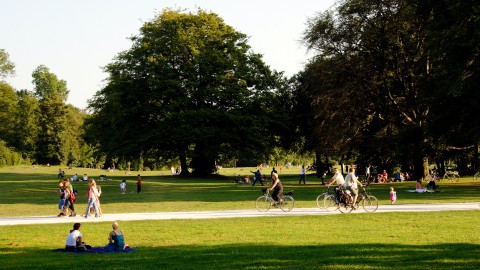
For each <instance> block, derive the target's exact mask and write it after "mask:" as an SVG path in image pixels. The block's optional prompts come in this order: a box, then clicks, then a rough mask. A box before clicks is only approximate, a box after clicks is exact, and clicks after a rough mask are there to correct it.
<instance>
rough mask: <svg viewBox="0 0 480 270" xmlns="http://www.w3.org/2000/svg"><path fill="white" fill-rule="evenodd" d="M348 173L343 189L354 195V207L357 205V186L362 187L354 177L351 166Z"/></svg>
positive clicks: (353, 169)
mask: <svg viewBox="0 0 480 270" xmlns="http://www.w3.org/2000/svg"><path fill="white" fill-rule="evenodd" d="M348 171H349V173H348V174H347V176H345V188H346V189H347V190H350V191H351V192H352V193H353V194H354V196H353V202H354V207H356V206H355V204H356V203H357V198H358V185H360V187H363V185H362V183H361V182H360V181H358V177H357V176H356V175H355V168H354V167H353V166H351V167H350V169H349V170H348Z"/></svg>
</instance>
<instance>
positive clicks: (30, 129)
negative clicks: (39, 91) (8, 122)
mask: <svg viewBox="0 0 480 270" xmlns="http://www.w3.org/2000/svg"><path fill="white" fill-rule="evenodd" d="M17 96H18V104H17V109H16V114H15V115H14V117H13V119H15V120H16V121H15V128H14V134H15V139H14V143H13V145H14V146H15V149H17V151H19V152H20V153H22V155H23V156H24V157H25V158H34V156H35V151H36V145H37V139H38V133H39V126H38V116H39V113H40V111H39V104H38V99H37V98H36V97H35V96H34V95H33V93H32V92H29V91H26V90H21V91H18V92H17Z"/></svg>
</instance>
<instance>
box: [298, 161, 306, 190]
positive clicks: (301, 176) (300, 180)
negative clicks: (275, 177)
mask: <svg viewBox="0 0 480 270" xmlns="http://www.w3.org/2000/svg"><path fill="white" fill-rule="evenodd" d="M302 181H303V184H304V185H305V165H302V169H301V170H300V179H298V184H301V183H302Z"/></svg>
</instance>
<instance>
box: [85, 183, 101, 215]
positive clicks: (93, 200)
mask: <svg viewBox="0 0 480 270" xmlns="http://www.w3.org/2000/svg"><path fill="white" fill-rule="evenodd" d="M88 184H89V188H88V192H87V196H88V204H87V211H85V218H88V216H89V214H90V207H92V206H93V210H94V211H95V217H99V214H100V213H99V209H98V201H99V200H98V197H99V194H98V189H97V184H96V183H95V180H93V179H90V180H89V183H88Z"/></svg>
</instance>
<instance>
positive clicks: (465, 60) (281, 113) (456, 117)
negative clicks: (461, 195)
mask: <svg viewBox="0 0 480 270" xmlns="http://www.w3.org/2000/svg"><path fill="white" fill-rule="evenodd" d="M479 12H480V4H479V3H476V2H475V1H473V0H470V1H469V0H457V1H448V0H441V1H433V0H431V1H422V3H418V1H413V0H367V1H365V0H363V1H359V0H344V1H339V2H338V3H337V4H336V5H335V6H334V7H333V8H332V9H331V10H328V11H326V12H323V13H319V14H318V15H317V16H316V17H314V18H311V19H310V20H309V24H308V27H307V29H306V30H305V33H304V42H305V45H306V46H307V47H308V48H309V49H311V50H312V51H313V52H314V54H315V56H314V57H313V58H312V59H311V61H310V62H309V63H308V64H307V65H306V66H305V69H304V70H302V71H301V72H299V73H298V74H297V75H295V76H293V77H292V78H285V76H284V75H283V73H280V72H276V71H274V70H271V69H270V67H269V66H268V65H266V64H265V63H264V62H263V60H262V56H261V55H259V54H256V53H254V52H253V51H252V50H251V48H250V46H249V45H248V38H247V36H246V35H245V34H243V33H240V32H238V31H236V30H235V29H234V28H233V27H231V26H229V25H227V24H225V23H224V21H223V20H222V19H221V18H220V17H219V16H218V15H217V14H214V13H209V12H205V11H202V10H198V11H197V12H196V13H185V12H182V11H178V10H168V9H167V10H164V11H163V12H161V13H159V14H158V15H157V16H156V17H155V18H154V19H153V20H152V21H149V22H146V23H145V24H144V25H143V26H142V27H141V29H140V32H139V34H138V35H137V36H135V37H132V47H131V48H130V49H129V50H127V51H124V52H122V53H120V54H118V55H117V57H116V58H115V59H114V61H113V62H112V63H110V64H108V65H107V66H106V67H105V71H106V72H107V73H108V78H107V82H106V85H105V87H103V88H102V89H101V90H99V91H98V92H97V93H96V95H95V96H94V97H93V98H92V99H91V100H90V103H89V109H90V112H91V113H90V114H86V113H85V112H84V111H81V110H78V109H76V108H74V107H72V106H70V105H68V106H67V105H65V100H66V97H67V95H68V90H67V88H66V83H65V82H64V81H62V80H58V79H57V78H56V76H55V75H54V74H52V73H50V72H49V70H48V68H46V67H44V66H40V67H39V68H37V69H36V70H35V71H34V72H33V82H34V87H35V89H34V91H33V92H31V93H30V92H28V91H24V90H22V91H17V92H15V91H14V90H13V89H12V88H11V87H10V86H8V84H6V83H2V86H1V88H0V89H1V91H0V93H1V94H2V95H4V96H6V97H7V96H8V98H2V99H1V101H0V102H3V103H5V106H3V104H2V111H1V112H0V118H1V120H2V123H4V122H3V121H6V122H5V123H8V124H6V125H2V127H1V130H0V138H1V139H2V140H3V141H4V142H5V143H6V145H8V146H10V147H12V149H13V150H14V151H15V152H19V153H21V154H22V155H23V157H28V158H33V159H34V160H35V162H38V163H46V162H49V163H52V164H55V163H62V164H78V165H83V166H85V165H86V164H88V165H97V166H98V165H104V164H106V165H105V166H112V163H116V164H117V165H118V164H120V165H121V166H125V164H127V163H128V164H131V165H133V167H134V168H135V169H141V168H143V167H145V166H148V167H150V168H158V167H160V166H170V165H173V164H177V163H178V164H180V166H181V171H182V173H188V172H189V171H191V172H193V173H194V174H195V175H208V174H211V173H213V172H215V170H216V168H217V166H218V165H223V164H230V165H233V164H235V162H236V161H239V162H248V163H251V164H259V163H273V164H275V163H277V162H282V163H283V162H288V161H290V162H292V161H297V162H299V163H303V162H308V161H309V160H310V157H311V154H312V153H315V158H316V162H317V169H318V170H324V169H325V168H322V166H321V165H323V164H328V163H330V162H331V160H332V159H336V160H339V161H340V162H345V163H350V162H352V163H357V164H373V165H374V166H375V165H376V166H377V167H382V168H385V169H389V170H392V169H393V168H396V167H401V169H403V170H409V171H415V173H417V175H418V176H422V175H424V174H426V173H427V169H428V167H429V161H430V163H432V160H433V162H435V163H436V165H437V166H438V167H439V168H440V169H446V166H448V164H449V161H453V160H454V161H455V164H456V166H458V168H459V169H461V170H462V171H467V170H477V169H478V158H477V156H478V154H477V153H478V141H479V135H478V134H479V132H478V131H479V125H480V122H479V121H476V119H475V117H476V115H478V110H479V108H480V106H479V105H480V104H478V103H479V101H480V99H479V91H478V89H479V88H478V87H479V53H478V52H479V51H480V48H479V44H480V42H479V41H480V34H479V30H478V29H480V28H479V26H480V25H479V24H480V17H479ZM2 53H3V54H4V55H5V54H6V53H5V52H4V51H2ZM7 56H8V55H7ZM1 59H6V60H2V61H0V67H1V70H2V71H1V72H2V76H5V75H8V74H9V73H11V71H13V64H12V63H10V62H9V61H8V57H6V58H5V57H3V58H0V60H1ZM4 67H5V68H4ZM3 108H5V110H3ZM12 116H14V117H12ZM286 156H288V158H285V157H286ZM105 161H107V162H106V163H105ZM129 162H131V163H129Z"/></svg>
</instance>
